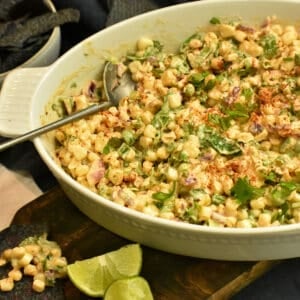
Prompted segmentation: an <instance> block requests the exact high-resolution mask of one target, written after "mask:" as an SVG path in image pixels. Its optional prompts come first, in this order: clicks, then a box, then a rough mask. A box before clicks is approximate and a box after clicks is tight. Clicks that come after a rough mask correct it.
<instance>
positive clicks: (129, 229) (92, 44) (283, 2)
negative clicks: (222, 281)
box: [0, 0, 300, 261]
mask: <svg viewBox="0 0 300 300" xmlns="http://www.w3.org/2000/svg"><path fill="white" fill-rule="evenodd" d="M299 10H300V0H252V1H249V0H231V1H227V0H209V1H193V2H189V3H186V4H181V5H177V6H176V5H175V6H172V7H167V8H164V9H159V10H155V11H152V12H149V13H146V14H143V15H140V16H137V17H134V18H131V19H128V20H125V21H123V22H121V23H118V24H116V25H113V26H110V27H108V28H106V29H104V30H102V31H100V32H98V33H96V34H95V35H93V36H91V37H89V38H88V39H86V40H84V41H82V42H81V43H79V44H78V45H77V46H75V47H74V48H72V49H71V50H70V51H68V52H67V53H65V54H64V55H63V56H61V57H60V58H59V59H58V60H57V61H56V62H55V63H54V64H52V65H51V66H49V67H44V68H31V69H30V68H23V69H16V70H14V71H13V72H11V73H10V74H9V75H8V76H7V78H6V80H5V82H4V84H3V87H2V91H1V94H0V96H1V97H0V134H1V133H3V135H4V134H6V135H8V136H9V135H10V136H14V135H17V134H21V133H24V132H26V131H29V130H32V129H34V128H36V127H38V126H40V125H41V117H43V116H44V117H45V106H46V105H47V104H48V101H49V100H50V99H51V98H52V97H54V95H55V93H56V95H57V93H59V95H60V94H61V93H62V92H63V91H65V90H67V89H68V87H70V86H72V83H74V82H76V83H78V85H77V86H80V85H81V83H83V82H87V81H88V80H90V79H92V78H95V76H98V75H99V72H101V71H102V68H103V63H104V61H105V59H106V58H107V57H109V56H110V55H117V56H119V55H121V54H124V52H125V51H127V50H128V49H129V47H133V46H134V45H135V42H136V40H137V39H138V38H140V37H141V36H148V37H151V38H154V39H158V40H161V41H164V44H165V46H166V47H168V48H169V49H170V47H172V46H174V45H178V43H179V42H180V41H183V40H184V39H185V38H186V37H187V36H188V35H189V34H191V33H192V32H194V31H195V30H196V29H197V28H198V27H199V26H204V25H207V24H208V22H209V20H210V18H212V17H214V16H227V17H241V18H243V20H245V21H246V22H259V21H262V20H263V18H265V17H266V16H267V15H277V16H278V17H279V18H280V19H282V20H288V21H289V22H294V23H297V22H298V24H299V21H300V16H299ZM52 137H53V135H52ZM34 144H35V147H36V149H37V151H38V153H39V155H40V156H41V158H42V159H43V161H44V162H45V163H46V165H47V166H48V168H49V169H50V170H51V172H52V173H53V174H54V176H55V177H56V178H57V180H58V182H59V183H60V184H61V186H62V188H63V189H64V191H65V192H66V194H67V195H68V197H69V198H70V199H71V200H72V201H73V203H74V204H75V205H76V206H77V207H78V208H79V209H80V210H81V211H82V212H83V213H85V214H86V215H87V216H89V217H90V218H91V219H92V220H94V221H95V222H97V223H99V224H100V225H102V226H104V227H105V228H107V229H109V230H110V231H112V232H114V233H116V234H118V235H120V236H122V237H124V238H127V239H129V240H132V241H136V242H139V243H141V244H144V245H147V246H150V247H153V248H156V249H160V250H164V251H168V252H172V253H176V254H181V255H188V256H195V257H202V258H210V259H221V260H248V261H251V260H254V261H256V260H266V259H268V260H270V259H283V258H291V257H299V254H300V252H299V249H300V223H298V224H291V225H282V226H277V227H262V228H250V229H247V228H218V227H205V226H200V225H194V224H186V223H183V222H175V221H169V220H166V219H162V218H157V217H152V216H150V215H146V214H143V213H141V212H138V211H134V210H132V209H129V208H126V207H123V206H120V205H118V204H117V203H115V202H112V201H109V200H107V199H105V198H103V197H101V196H99V195H97V194H96V193H94V192H92V191H91V190H89V189H87V188H86V187H84V186H83V185H81V184H80V183H78V182H76V181H75V180H74V179H72V178H71V177H70V176H69V175H68V174H66V172H65V171H64V170H63V169H62V168H61V167H60V166H59V165H58V164H57V163H56V162H55V160H54V159H53V151H54V147H55V144H54V139H53V138H52V139H51V134H49V135H46V136H43V137H38V138H35V139H34ZM57 213H58V214H59V211H58V212H57ZM66 222H68V220H66Z"/></svg>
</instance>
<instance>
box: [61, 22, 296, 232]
mask: <svg viewBox="0 0 300 300" xmlns="http://www.w3.org/2000/svg"><path fill="white" fill-rule="evenodd" d="M210 23H211V24H209V26H208V29H207V30H201V31H199V32H196V33H195V34H193V35H192V36H190V37H188V38H187V39H186V40H185V41H183V42H182V44H181V45H179V47H178V51H177V52H176V53H167V52H165V51H164V49H163V44H162V43H161V42H160V41H157V40H152V39H150V38H145V37H143V38H141V39H140V40H138V41H137V45H136V51H135V52H134V53H128V54H127V55H126V56H125V57H123V58H122V59H120V61H119V62H118V71H119V75H120V76H121V75H122V74H123V72H127V71H128V72H131V74H132V78H133V80H134V81H135V82H136V90H135V91H134V92H133V93H131V94H130V95H129V96H128V97H125V98H124V99H122V101H121V103H120V105H119V107H111V108H109V109H108V110H106V111H103V112H100V113H98V114H95V115H93V116H90V117H88V118H86V119H84V120H80V121H77V122H75V123H73V124H69V125H65V126H64V127H62V128H60V129H58V130H56V133H55V137H56V141H57V148H56V159H57V161H58V163H59V164H60V165H61V166H62V168H64V170H65V171H66V172H67V173H68V174H70V175H71V176H72V177H73V178H74V179H76V180H77V181H78V182H80V183H81V184H83V185H84V186H86V187H88V188H89V189H91V190H92V191H94V192H96V193H98V194H99V195H101V196H103V197H105V198H107V199H109V200H111V201H113V202H115V203H118V204H120V205H122V206H125V207H128V208H130V209H134V210H137V211H140V212H143V213H145V214H149V215H152V216H156V217H161V218H166V219H170V220H175V221H180V222H188V223H193V224H199V225H204V226H219V227H243V228H245V227H246V228H250V227H262V226H277V225H281V224H292V223H297V222H300V141H299V137H300V118H299V117H300V35H299V28H298V27H296V26H293V25H282V24H280V23H279V22H278V21H277V19H276V17H267V18H266V20H265V21H264V22H263V24H262V25H259V26H249V25H245V24H244V23H243V22H242V21H241V20H234V21H226V22H225V21H222V20H220V19H219V18H217V17H213V18H212V19H211V20H210ZM103 95H104V93H103V86H102V82H101V80H92V81H91V82H89V83H88V84H87V86H86V87H83V88H82V89H81V91H80V93H78V94H76V95H73V96H70V97H59V99H58V101H57V103H61V109H62V110H63V111H64V112H65V113H71V112H73V111H76V110H79V109H82V108H84V107H86V106H88V105H90V104H92V103H93V102H98V101H103V100H104V98H105V97H104V96H103Z"/></svg>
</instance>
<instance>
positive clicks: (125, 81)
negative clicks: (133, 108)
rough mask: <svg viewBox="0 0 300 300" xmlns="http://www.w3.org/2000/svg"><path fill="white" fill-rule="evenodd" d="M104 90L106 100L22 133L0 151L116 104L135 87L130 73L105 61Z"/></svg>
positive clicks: (2, 145)
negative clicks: (121, 72)
mask: <svg viewBox="0 0 300 300" xmlns="http://www.w3.org/2000/svg"><path fill="white" fill-rule="evenodd" d="M103 82H104V92H105V97H106V99H107V101H105V102H101V103H98V104H93V105H91V106H89V107H87V108H85V109H82V110H80V111H77V112H75V113H73V114H71V115H69V116H67V117H64V118H61V119H58V120H57V121H54V122H51V123H49V124H47V125H44V126H42V127H39V128H37V129H34V130H31V131H29V132H28V133H25V134H22V135H20V136H18V137H16V138H13V139H11V140H9V141H6V142H4V143H2V144H0V152H1V151H4V150H6V149H8V148H10V147H12V146H14V145H17V144H19V143H22V142H25V141H28V140H31V139H33V138H35V137H37V136H39V135H41V134H43V133H46V132H49V131H51V130H53V129H56V128H59V127H61V126H63V125H65V124H68V123H71V122H74V121H77V120H79V119H82V118H84V117H86V116H88V115H91V114H94V113H97V112H98V111H100V110H102V109H107V108H108V107H110V106H118V105H119V102H120V100H121V99H122V98H124V97H126V96H128V95H129V94H130V93H131V92H132V91H133V90H134V88H135V84H134V82H133V80H132V79H131V76H130V73H129V72H128V71H127V72H124V73H123V74H119V73H118V64H113V63H111V62H107V63H106V64H105V67H104V71H103Z"/></svg>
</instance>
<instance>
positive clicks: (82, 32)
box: [0, 0, 300, 300]
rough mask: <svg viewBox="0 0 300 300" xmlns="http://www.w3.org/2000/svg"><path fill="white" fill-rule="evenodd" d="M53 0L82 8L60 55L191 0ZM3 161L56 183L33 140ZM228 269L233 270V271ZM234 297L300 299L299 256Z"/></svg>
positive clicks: (65, 31)
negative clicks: (114, 27) (109, 29)
mask: <svg viewBox="0 0 300 300" xmlns="http://www.w3.org/2000/svg"><path fill="white" fill-rule="evenodd" d="M53 2H54V4H55V6H56V8H57V9H60V8H65V7H73V8H77V9H79V10H80V13H81V18H80V22H79V23H78V24H65V25H63V26H62V28H61V29H62V49H61V54H63V53H64V52H65V51H67V50H68V49H69V48H70V47H72V46H73V45H75V44H76V43H78V42H80V41H81V40H83V39H84V38H86V37H88V36H89V35H91V34H93V33H95V32H97V31H99V30H101V29H103V28H105V27H106V26H110V25H111V24H113V23H115V22H118V21H120V20H122V19H125V18H128V17H130V16H134V15H136V14H139V13H143V12H145V11H148V10H151V9H156V8H159V7H164V6H168V5H173V4H178V3H183V2H189V1H180V0H177V1H175V0H174V1H171V0H170V1H163V0H161V1H159V0H156V1H154V0H115V1H114V0H85V1H83V0H53ZM0 141H1V138H0ZM0 163H2V164H3V165H5V166H6V167H7V168H9V169H10V170H18V171H19V170H25V171H27V172H29V173H30V174H31V175H32V177H33V178H34V180H35V182H36V183H37V185H38V186H39V187H40V189H41V190H42V191H44V192H45V191H47V190H49V189H50V188H51V187H53V186H55V185H56V184H57V182H56V179H55V178H54V177H53V176H52V175H51V173H50V171H49V170H48V168H47V167H46V166H45V164H44V163H43V162H42V160H41V159H40V157H39V155H38V154H37V152H36V150H35V148H34V147H33V145H32V143H31V142H26V143H23V144H20V145H17V146H15V147H13V148H11V149H9V150H6V151H4V152H2V153H0ZM299 256H300V249H299ZM228 271H229V272H230V270H228ZM232 299H233V300H244V299H246V300H248V299H249V300H252V299H253V300H293V299H295V300H296V299H300V259H290V260H286V261H284V262H283V263H281V264H279V265H278V266H277V267H275V268H274V269H273V270H271V271H269V272H268V273H267V274H265V275H264V276H262V277H261V278H260V279H258V280H257V281H255V282H254V283H252V284H251V285H250V286H248V287H246V288H244V289H243V290H242V291H241V292H240V293H239V294H238V295H236V296H234V297H233V298H232ZM187 300H188V299H187Z"/></svg>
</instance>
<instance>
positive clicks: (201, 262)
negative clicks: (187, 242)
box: [12, 187, 279, 300]
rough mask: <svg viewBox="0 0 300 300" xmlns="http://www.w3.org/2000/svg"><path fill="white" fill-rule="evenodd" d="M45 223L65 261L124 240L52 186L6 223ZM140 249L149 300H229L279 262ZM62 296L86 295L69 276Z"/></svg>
mask: <svg viewBox="0 0 300 300" xmlns="http://www.w3.org/2000/svg"><path fill="white" fill-rule="evenodd" d="M34 223H46V224H47V225H48V226H49V237H50V239H51V240H55V241H56V242H57V243H58V244H59V245H60V247H61V248H62V252H63V254H64V256H66V257H67V259H68V262H69V263H72V262H74V261H75V260H79V259H85V258H88V257H93V256H97V255H101V254H103V253H105V252H108V251H111V250H115V249H118V248H119V247H121V246H123V245H126V244H128V243H130V241H128V240H125V239H123V238H121V237H119V236H117V235H115V234H113V233H111V232H109V231H107V230H106V229H104V228H103V227H101V226H99V225H97V224H96V223H94V222H93V221H91V220H90V219H89V218H88V217H86V216H85V215H83V214H82V213H81V212H80V211H79V210H78V209H77V208H76V207H75V206H74V205H73V204H72V202H71V201H70V200H69V199H68V198H67V196H66V195H65V194H64V192H63V191H62V190H61V189H60V188H59V187H56V188H54V189H52V190H50V191H49V192H47V193H45V194H44V195H42V196H40V197H39V198H37V199H36V200H34V201H32V202H31V203H29V204H28V205H26V206H24V207H23V208H21V209H20V210H19V211H18V212H17V214H16V215H15V217H14V219H13V221H12V224H34ZM142 248H143V266H142V271H141V275H142V276H143V277H145V278H146V279H147V281H148V282H149V284H150V286H151V290H152V292H153V296H154V299H157V300H162V299H164V300H168V299H172V300H177V299H178V300H179V299H190V300H193V299H197V300H201V299H223V300H226V299H229V298H230V297H232V296H233V295H234V294H236V293H237V292H238V291H239V290H241V289H242V288H243V287H245V286H247V285H248V284H250V283H251V282H253V281H254V280H255V279H257V278H258V277H259V276H261V275H262V274H264V273H265V272H267V271H268V270H270V268H272V267H273V266H275V265H276V264H278V263H279V261H259V262H230V261H214V260H208V259H199V258H191V257H184V256H178V255H174V254H169V253H166V252H162V251H158V250H154V249H151V248H148V247H144V246H143V247H142ZM63 284H64V294H65V299H89V298H88V297H87V296H84V295H83V294H81V293H80V292H79V291H78V290H77V289H76V288H75V287H74V286H73V285H72V283H71V282H70V281H69V280H66V281H64V283H63Z"/></svg>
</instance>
